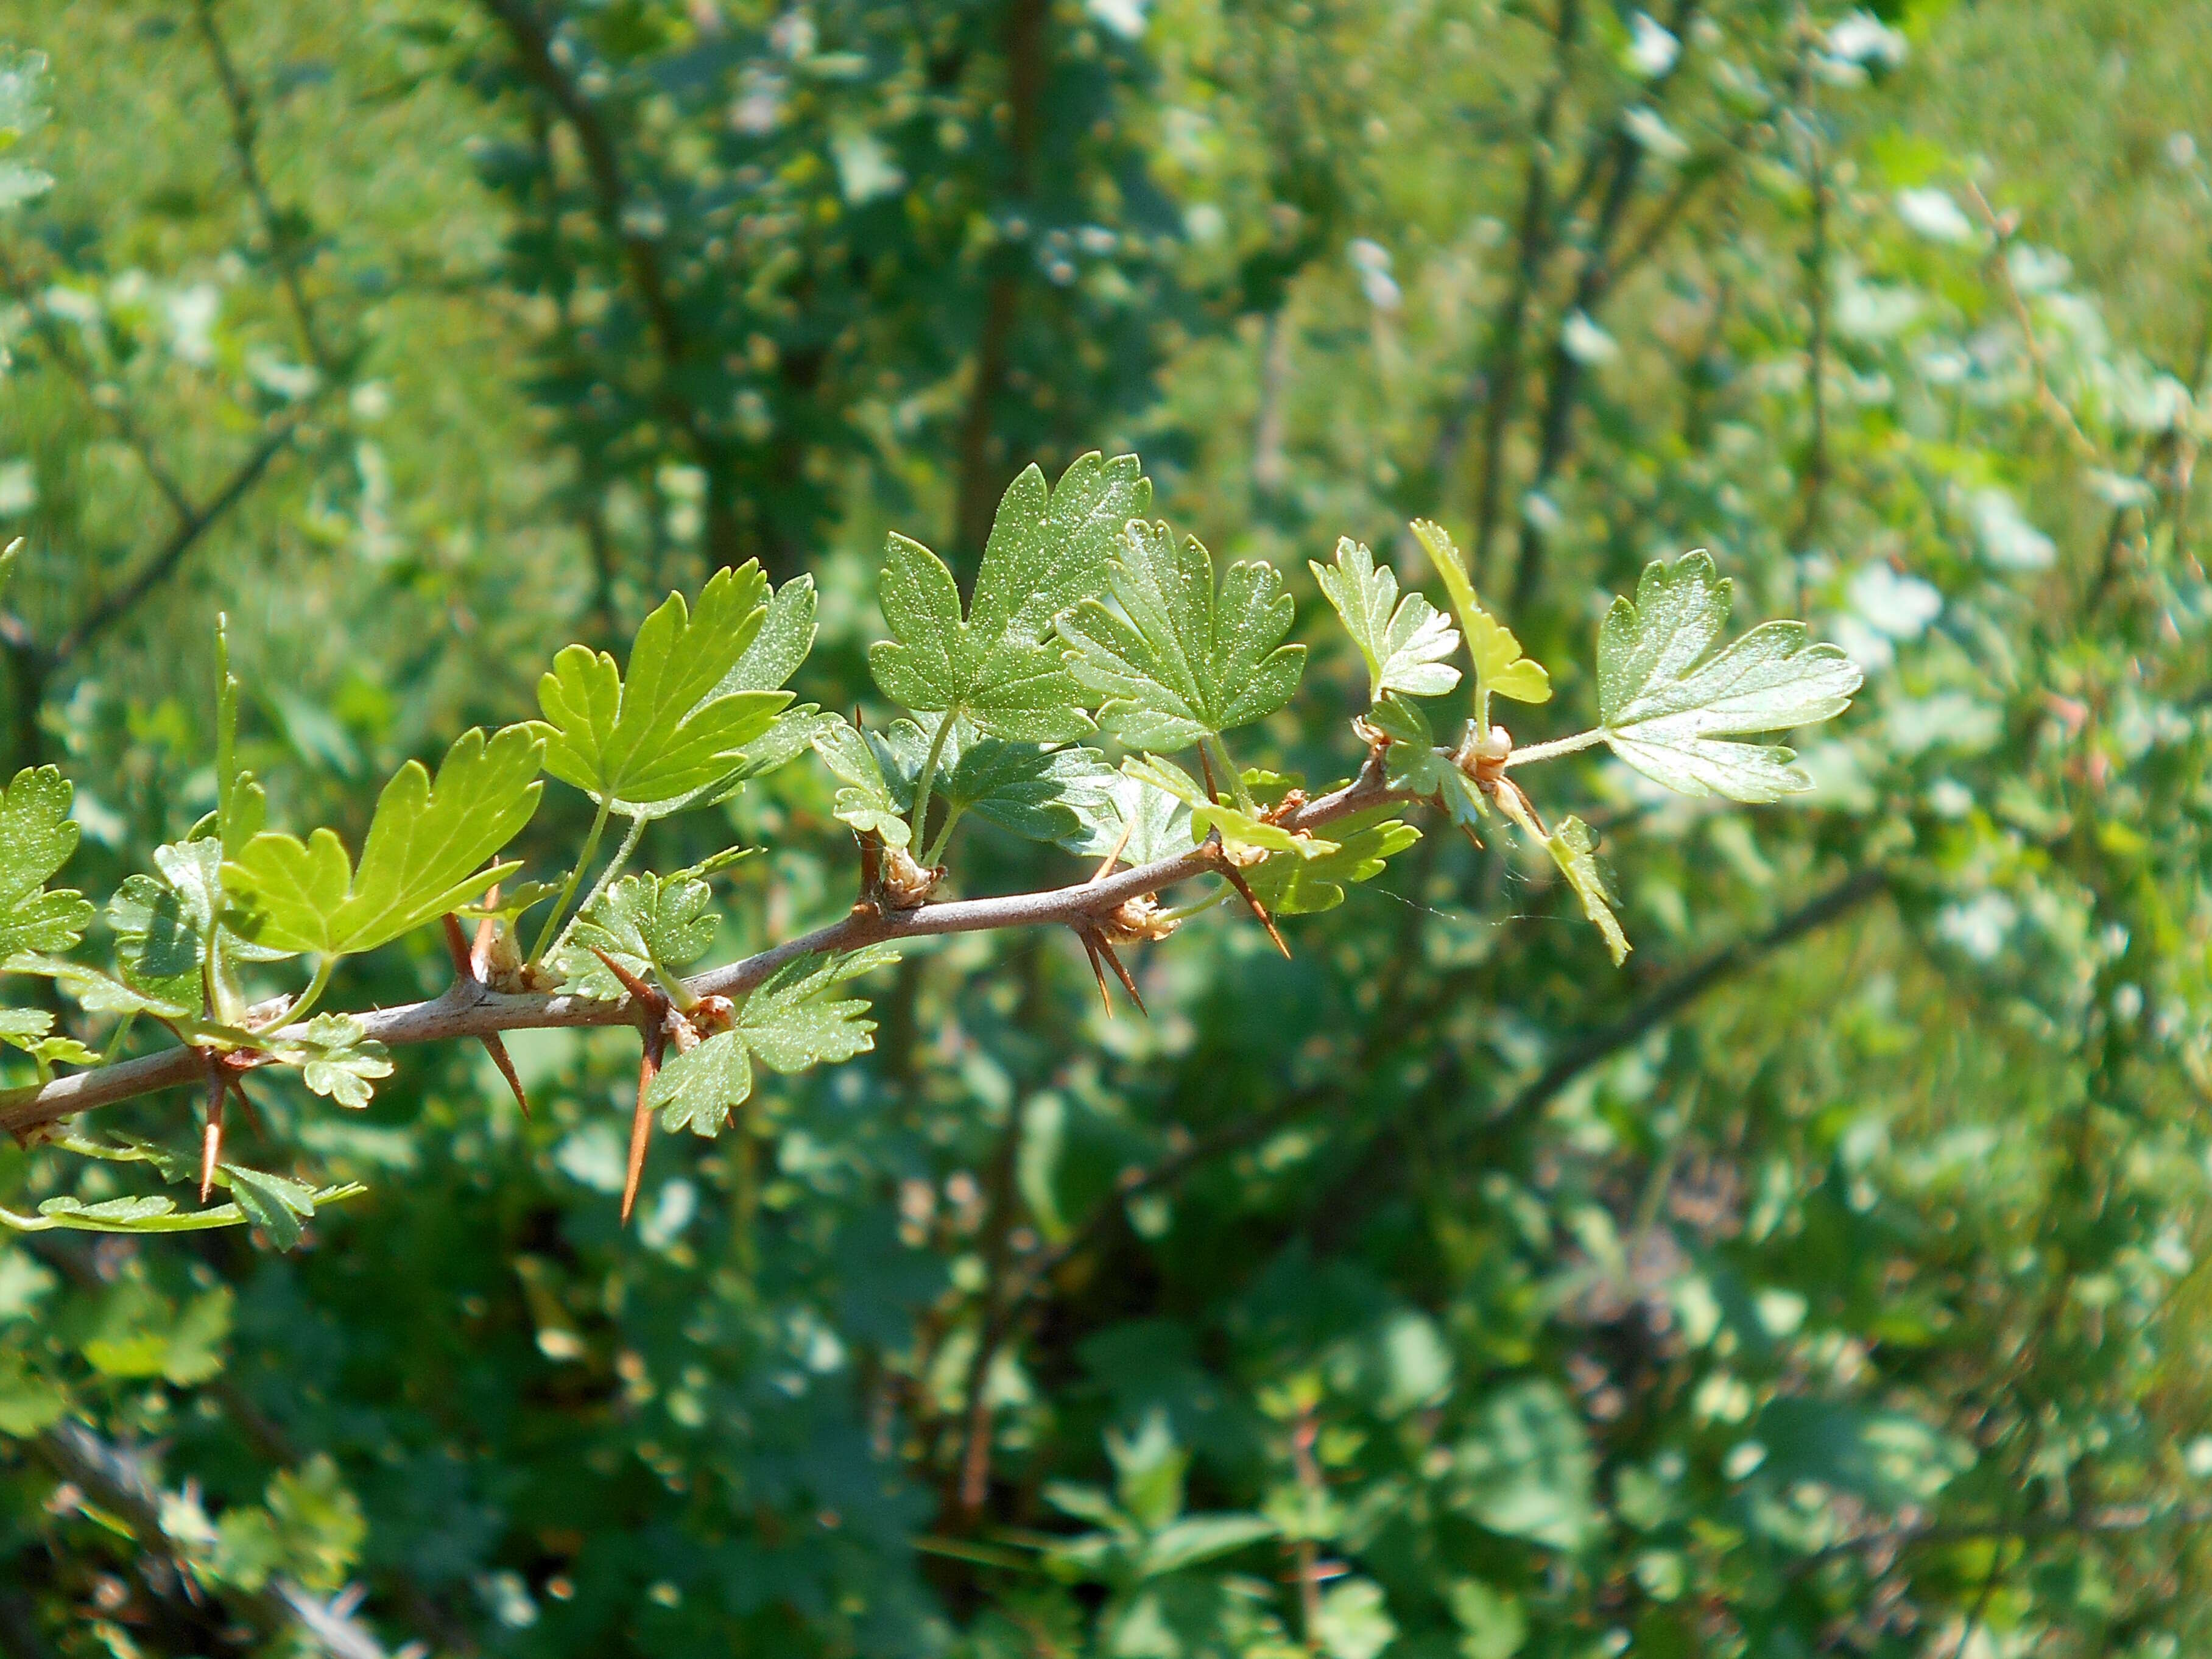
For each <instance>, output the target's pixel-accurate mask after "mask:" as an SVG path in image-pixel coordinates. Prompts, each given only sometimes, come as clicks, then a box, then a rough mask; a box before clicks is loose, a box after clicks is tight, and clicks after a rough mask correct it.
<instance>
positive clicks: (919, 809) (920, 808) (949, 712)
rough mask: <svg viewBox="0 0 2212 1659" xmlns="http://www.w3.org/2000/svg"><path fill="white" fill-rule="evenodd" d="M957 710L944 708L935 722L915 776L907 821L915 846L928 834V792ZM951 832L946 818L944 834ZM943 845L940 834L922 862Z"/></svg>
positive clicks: (935, 775) (933, 856)
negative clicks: (910, 808) (934, 734)
mask: <svg viewBox="0 0 2212 1659" xmlns="http://www.w3.org/2000/svg"><path fill="white" fill-rule="evenodd" d="M957 712H958V711H957V710H955V709H951V708H948V709H946V710H945V718H944V719H943V720H939V722H938V723H937V735H936V736H935V737H933V738H931V739H930V740H929V753H928V754H927V755H925V756H924V757H922V762H921V775H920V776H918V777H917V778H915V782H914V817H913V818H912V819H910V820H909V822H910V823H912V824H913V826H914V840H915V845H916V846H920V845H921V843H922V842H925V841H927V839H928V836H929V792H930V790H931V789H932V788H933V787H934V786H935V785H936V782H937V763H938V761H939V759H940V758H941V757H943V755H944V753H945V738H947V737H948V736H950V735H951V731H952V722H953V720H954V719H955V718H956V717H957ZM951 832H952V824H951V820H950V819H948V820H946V822H945V835H950V834H951ZM943 845H944V837H943V836H939V839H938V841H937V842H936V843H935V844H934V845H933V846H932V847H931V848H930V850H929V852H928V853H927V854H925V855H924V857H923V859H922V862H923V863H925V864H929V863H933V862H934V861H935V859H936V855H937V854H938V852H939V849H941V848H942V847H943Z"/></svg>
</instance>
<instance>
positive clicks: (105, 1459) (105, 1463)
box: [36, 1421, 421, 1659]
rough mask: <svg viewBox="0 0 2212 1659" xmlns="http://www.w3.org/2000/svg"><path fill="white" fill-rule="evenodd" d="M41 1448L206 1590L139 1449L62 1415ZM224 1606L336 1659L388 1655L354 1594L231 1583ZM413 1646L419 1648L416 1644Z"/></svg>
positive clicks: (139, 1538) (184, 1583)
mask: <svg viewBox="0 0 2212 1659" xmlns="http://www.w3.org/2000/svg"><path fill="white" fill-rule="evenodd" d="M36 1445H37V1449H38V1452H39V1455H40V1456H41V1457H43V1458H44V1459H45V1460H46V1462H47V1463H48V1464H49V1465H50V1466H51V1467H52V1468H53V1470H54V1472H55V1473H56V1474H59V1475H60V1476H61V1477H62V1478H63V1479H64V1480H67V1481H69V1482H70V1483H71V1484H72V1485H74V1486H76V1488H77V1489H78V1490H79V1491H80V1492H82V1493H84V1494H85V1496H87V1497H88V1498H91V1499H92V1500H93V1501H94V1503H96V1504H98V1505H99V1506H100V1509H101V1510H104V1511H105V1512H106V1513H107V1514H109V1515H112V1516H115V1517H116V1518H117V1519H118V1520H120V1521H121V1522H123V1523H124V1525H125V1527H127V1528H129V1529H130V1532H131V1538H132V1540H133V1541H135V1542H136V1543H137V1546H138V1547H139V1548H140V1549H141V1550H143V1551H144V1552H145V1553H147V1554H148V1555H149V1556H152V1557H154V1558H155V1559H158V1560H161V1561H162V1562H164V1563H166V1564H167V1567H168V1570H169V1571H170V1572H172V1573H173V1574H174V1575H175V1577H176V1578H177V1580H178V1582H179V1586H180V1587H183V1588H185V1593H186V1594H188V1595H189V1594H205V1593H208V1590H209V1587H207V1586H205V1585H203V1584H201V1583H200V1582H199V1579H198V1577H197V1574H196V1573H195V1572H194V1571H193V1569H192V1566H191V1557H190V1555H189V1554H188V1553H187V1552H186V1550H185V1547H183V1546H182V1545H180V1544H179V1542H178V1541H177V1540H176V1539H175V1538H173V1536H171V1534H170V1533H169V1530H168V1528H167V1527H166V1526H164V1525H163V1524H162V1520H161V1487H160V1486H159V1484H158V1483H156V1481H155V1479H154V1476H153V1473H152V1471H151V1470H149V1468H147V1466H146V1464H145V1463H144V1462H143V1460H141V1459H140V1457H139V1456H138V1455H137V1454H136V1453H135V1452H131V1451H129V1450H126V1449H123V1448H121V1447H118V1446H114V1445H111V1444H110V1443H108V1442H106V1441H105V1440H103V1439H101V1438H100V1437H99V1436H98V1435H96V1434H94V1432H93V1431H91V1430H90V1429H88V1428H87V1427H85V1426H84V1425H82V1423H77V1422H73V1421H64V1422H61V1423H58V1424H56V1425H54V1426H53V1427H52V1428H51V1429H48V1430H47V1431H46V1432H45V1433H43V1434H41V1435H40V1437H38V1440H37V1442H36ZM215 1593H216V1594H218V1595H220V1597H221V1599H222V1607H224V1609H225V1610H226V1611H228V1612H229V1613H233V1614H234V1615H235V1616H236V1617H237V1618H239V1619H240V1620H242V1621H243V1622H244V1623H246V1625H248V1626H252V1629H253V1631H254V1632H256V1634H258V1635H259V1636H261V1637H263V1638H267V1639H274V1638H281V1637H283V1636H286V1635H289V1634H295V1633H297V1634H304V1635H306V1636H307V1637H308V1638H310V1639H311V1640H313V1642H314V1643H315V1644H316V1645H318V1646H319V1647H320V1648H321V1649H322V1650H323V1651H324V1652H325V1653H327V1654H329V1655H330V1656H331V1659H386V1655H385V1650H384V1645H383V1644H381V1643H380V1642H379V1641H378V1640H377V1639H376V1638H375V1636H374V1634H373V1633H372V1632H369V1631H368V1629H366V1628H365V1627H363V1626H362V1625H360V1624H359V1623H357V1622H356V1620H355V1619H354V1617H353V1607H354V1605H355V1604H354V1601H353V1600H352V1598H351V1596H350V1595H340V1596H338V1597H337V1599H336V1600H334V1601H329V1602H324V1601H318V1600H316V1598H315V1597H314V1596H313V1595H309V1594H308V1593H307V1591H306V1590H304V1589H301V1587H300V1586H299V1585H297V1584H295V1583H290V1582H289V1580H286V1579H282V1578H278V1579H272V1580H271V1581H270V1584H269V1587H268V1588H267V1589H263V1590H245V1589H239V1588H238V1587H236V1586H235V1585H228V1584H226V1585H224V1586H222V1588H221V1589H220V1590H219V1591H217V1592H215ZM410 1651H417V1652H419V1651H421V1650H420V1649H410Z"/></svg>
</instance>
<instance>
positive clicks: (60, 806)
mask: <svg viewBox="0 0 2212 1659" xmlns="http://www.w3.org/2000/svg"><path fill="white" fill-rule="evenodd" d="M73 793H75V792H74V791H73V790H72V788H71V787H70V781H69V780H68V779H66V778H64V776H62V775H61V773H60V772H59V771H58V770H57V769H55V768H53V767H51V766H39V767H29V766H27V767H25V768H24V769H22V770H21V771H20V772H18V773H17V774H15V781H14V782H12V783H10V784H9V786H8V787H7V790H6V792H5V793H4V795H0V958H4V957H11V956H14V955H15V953H16V952H18V951H66V950H68V949H70V947H71V946H72V945H76V942H77V941H78V940H79V939H82V938H83V937H84V930H85V926H86V924H87V923H88V922H89V921H91V920H92V906H91V904H90V903H89V902H87V901H86V899H85V897H84V896H83V895H82V894H81V893H76V892H73V891H71V890H69V889H68V888H56V889H55V890H52V892H49V891H47V890H46V882H47V880H48V879H49V878H52V876H53V874H54V873H55V872H57V871H58V870H59V869H60V868H61V867H62V866H63V865H64V864H66V863H67V862H69V856H70V854H72V853H74V852H75V851H76V838H77V828H76V824H74V823H71V822H70V815H69V811H70V799H71V797H72V795H73Z"/></svg>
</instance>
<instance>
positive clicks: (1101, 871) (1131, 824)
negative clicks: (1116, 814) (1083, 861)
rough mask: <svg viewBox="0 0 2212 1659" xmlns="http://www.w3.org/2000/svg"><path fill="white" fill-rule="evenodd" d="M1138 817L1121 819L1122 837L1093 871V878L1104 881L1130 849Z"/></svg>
mask: <svg viewBox="0 0 2212 1659" xmlns="http://www.w3.org/2000/svg"><path fill="white" fill-rule="evenodd" d="M1136 829H1137V821H1136V819H1134V818H1124V819H1123V820H1122V821H1121V840H1119V841H1117V842H1115V843H1114V850H1113V851H1112V852H1110V853H1109V854H1107V855H1106V856H1105V858H1104V859H1103V860H1102V861H1101V862H1100V864H1099V866H1098V867H1097V869H1096V870H1094V871H1092V872H1091V880H1093V881H1094V882H1097V881H1103V880H1105V879H1106V878H1107V876H1108V875H1109V874H1110V873H1112V872H1113V868H1114V866H1115V865H1117V864H1119V863H1120V862H1121V854H1123V853H1125V852H1127V851H1128V848H1129V837H1130V836H1132V835H1133V834H1135V833H1136Z"/></svg>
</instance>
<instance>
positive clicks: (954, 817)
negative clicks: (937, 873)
mask: <svg viewBox="0 0 2212 1659" xmlns="http://www.w3.org/2000/svg"><path fill="white" fill-rule="evenodd" d="M960 816H961V809H960V808H959V807H957V806H955V807H953V808H951V810H949V811H947V812H946V813H945V822H944V823H942V824H940V825H939V826H938V830H937V839H936V840H935V841H933V842H930V843H929V850H928V851H927V852H926V853H924V854H922V855H921V862H922V866H923V867H924V868H925V869H926V868H927V867H928V866H932V865H933V864H935V863H936V862H937V860H939V858H940V857H942V856H943V855H944V853H945V843H946V842H949V841H951V839H952V826H953V825H954V824H956V823H959V822H960Z"/></svg>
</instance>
